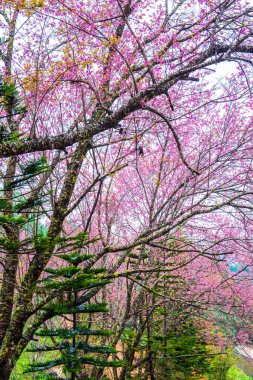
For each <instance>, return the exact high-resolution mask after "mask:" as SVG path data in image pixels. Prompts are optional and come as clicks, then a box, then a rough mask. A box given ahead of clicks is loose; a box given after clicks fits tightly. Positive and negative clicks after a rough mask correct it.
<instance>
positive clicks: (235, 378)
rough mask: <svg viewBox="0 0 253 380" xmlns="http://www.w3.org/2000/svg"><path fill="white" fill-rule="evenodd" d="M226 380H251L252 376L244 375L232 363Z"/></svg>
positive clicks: (252, 379)
mask: <svg viewBox="0 0 253 380" xmlns="http://www.w3.org/2000/svg"><path fill="white" fill-rule="evenodd" d="M226 380H253V377H250V376H247V375H245V373H244V372H243V371H241V370H240V369H239V368H237V367H236V366H235V365H233V366H232V367H231V368H230V369H229V370H228V372H227V377H226Z"/></svg>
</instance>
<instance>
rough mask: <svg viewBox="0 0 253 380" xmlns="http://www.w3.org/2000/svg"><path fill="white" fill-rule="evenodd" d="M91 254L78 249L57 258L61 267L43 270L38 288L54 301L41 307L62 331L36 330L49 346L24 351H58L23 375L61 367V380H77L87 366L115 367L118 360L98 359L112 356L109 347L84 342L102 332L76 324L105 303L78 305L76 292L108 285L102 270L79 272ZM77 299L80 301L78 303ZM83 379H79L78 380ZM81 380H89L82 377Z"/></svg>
mask: <svg viewBox="0 0 253 380" xmlns="http://www.w3.org/2000/svg"><path fill="white" fill-rule="evenodd" d="M91 257H92V255H86V254H81V253H80V250H79V251H75V252H71V253H67V254H60V255H57V266H58V264H59V261H60V260H62V261H63V263H64V264H67V265H66V266H63V267H62V268H48V269H46V272H47V274H48V275H47V276H46V277H45V278H44V279H43V280H42V281H41V285H40V286H41V288H42V289H44V290H46V291H47V292H54V293H55V294H56V299H55V300H54V301H53V302H51V303H49V304H48V305H47V306H45V308H44V309H46V310H50V311H51V312H52V314H53V315H54V317H53V320H54V321H55V322H56V323H57V320H58V322H59V321H61V322H62V321H63V320H65V322H66V321H67V324H70V326H67V327H65V328H55V329H50V328H47V327H45V328H43V329H40V330H39V331H37V334H36V335H37V336H39V337H40V338H49V339H51V344H50V345H36V346H34V347H31V348H29V349H28V351H29V352H39V353H48V352H58V355H57V357H56V358H53V359H51V360H48V361H43V360H42V361H41V362H38V363H34V364H31V365H30V368H29V369H28V370H27V371H26V372H46V371H47V370H49V369H50V370H51V369H52V368H54V367H58V366H61V367H62V369H63V372H64V373H65V375H66V376H67V377H64V380H66V379H69V380H75V379H78V378H79V377H78V374H79V373H80V371H81V369H82V368H83V367H85V366H87V365H92V366H102V367H118V366H120V365H121V363H120V362H119V361H111V360H107V359H103V358H101V359H99V358H98V355H99V354H100V355H101V354H102V355H103V354H107V355H108V354H113V353H116V351H115V349H114V348H113V347H109V346H104V345H100V344H99V343H97V344H90V343H88V341H89V338H90V337H102V336H108V335H110V333H109V332H108V331H106V330H100V329H91V328H90V327H89V326H87V325H86V326H83V325H82V324H80V323H79V322H78V321H79V315H80V314H94V313H104V312H107V311H108V309H107V305H106V304H105V303H96V302H95V303H92V304H88V303H87V301H86V302H82V298H81V297H80V296H79V295H80V293H82V294H83V293H84V292H85V291H88V290H90V289H92V288H101V287H103V286H105V285H106V284H108V282H109V281H108V280H107V279H104V278H103V273H104V272H105V268H93V269H89V270H85V271H84V270H83V268H82V267H81V264H82V263H84V262H85V261H86V260H88V259H90V258H91ZM80 299H81V301H80ZM69 321H71V322H69ZM45 379H50V380H51V379H54V380H55V379H58V380H62V378H61V377H59V376H58V375H57V373H48V374H45ZM82 379H83V377H82ZM85 379H87V380H88V379H91V378H90V377H89V376H88V375H86V377H85Z"/></svg>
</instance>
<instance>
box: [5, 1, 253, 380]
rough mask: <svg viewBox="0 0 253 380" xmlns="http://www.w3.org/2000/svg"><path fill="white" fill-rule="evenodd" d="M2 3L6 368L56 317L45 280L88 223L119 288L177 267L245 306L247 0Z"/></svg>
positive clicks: (207, 290) (248, 260)
mask: <svg viewBox="0 0 253 380" xmlns="http://www.w3.org/2000/svg"><path fill="white" fill-rule="evenodd" d="M0 7H1V8H0V17H1V18H0V22H1V40H0V43H1V46H0V48H1V57H0V58H1V77H0V80H1V82H0V97H1V98H0V100H1V111H0V112H1V113H0V115H1V116H0V117H1V126H0V128H1V129H0V140H1V141H0V159H1V178H2V179H1V216H0V224H1V235H2V240H1V242H0V244H1V270H2V274H1V294H0V300H1V301H0V302H1V309H0V341H1V346H0V372H1V375H2V378H3V379H4V380H5V379H9V378H10V374H11V372H12V370H13V368H14V366H15V363H16V360H17V359H18V358H19V356H20V355H21V353H22V352H23V350H24V349H25V348H26V346H27V344H28V343H29V342H30V340H31V339H33V336H34V333H35V332H36V330H37V329H38V327H40V326H41V325H42V324H43V323H45V322H46V321H47V320H49V319H50V318H52V314H50V312H47V311H45V310H44V309H43V307H44V306H45V305H46V304H47V302H50V301H51V300H52V297H53V296H52V295H50V296H49V297H47V296H45V295H44V296H43V297H42V296H41V295H40V296H39V297H38V293H37V283H38V281H39V280H40V279H41V278H42V277H43V271H44V269H45V268H46V267H47V265H48V264H49V262H50V263H51V262H52V260H51V259H52V256H53V254H55V253H57V252H58V251H59V250H60V249H61V246H60V242H61V239H65V242H66V239H71V238H72V239H74V237H75V236H76V234H78V233H80V232H82V233H83V232H88V233H89V236H90V237H91V238H92V239H98V240H97V241H96V243H95V244H94V245H92V248H89V249H88V250H91V251H92V252H88V253H92V254H93V255H94V256H93V258H91V259H90V260H89V261H88V262H87V263H86V266H85V267H84V271H85V269H86V270H87V269H89V268H91V267H93V266H94V265H97V263H100V262H103V265H105V266H106V267H107V268H108V271H107V274H106V276H107V277H108V278H110V279H111V280H114V279H116V280H115V284H116V285H115V288H114V289H115V294H114V297H120V295H119V294H120V293H119V291H118V290H117V287H118V285H117V281H119V280H120V279H121V278H123V279H124V280H122V281H123V282H122V283H123V288H122V293H124V292H125V290H126V286H130V284H137V283H138V282H139V286H141V285H143V286H145V287H146V288H147V287H148V288H150V289H146V291H148V290H149V291H150V290H152V286H153V285H152V284H153V283H155V281H156V279H155V277H154V274H155V273H158V274H160V275H164V274H165V273H171V272H173V273H174V274H178V276H179V275H180V276H184V277H186V278H187V281H188V284H189V293H190V296H189V299H187V296H186V297H185V300H184V302H188V301H189V302H190V300H192V302H193V301H194V302H195V303H199V304H200V303H201V305H202V306H201V307H205V308H206V309H207V308H208V307H210V308H213V309H214V308H215V307H217V305H218V306H219V307H220V308H221V307H223V308H224V307H225V311H226V312H227V313H228V314H229V313H230V312H231V313H232V311H233V312H234V308H235V306H238V309H236V310H239V309H240V313H241V315H242V316H243V315H244V316H245V320H246V319H247V320H248V319H250V315H249V314H250V313H249V312H248V311H249V308H250V307H251V306H252V300H251V299H250V297H245V295H243V292H244V291H245V287H246V286H247V287H249V288H250V286H251V285H250V284H251V283H250V281H249V279H250V273H251V266H252V257H251V251H252V238H251V235H252V217H251V212H252V194H253V188H252V115H251V109H252V72H251V70H252V54H253V48H252V27H251V20H252V11H253V7H252V4H251V2H250V1H244V0H239V1H238V0H237V1H233V0H224V1H222V0H221V1H218V0H217V1H216V0H213V1H211V0H198V1H197V0H195V1H190V0H183V1H165V2H163V1H161V2H160V1H153V0H145V1H142V0H126V1H125V0H124V1H123V0H106V1H103V2H101V1H93V0H91V1H86V0H84V1H72V0H57V1H56V0H55V1H51V0H44V1H43V0H42V1H39V0H14V1H13V0H12V1H8V0H2V1H1V4H0ZM175 242H176V244H175ZM145 252H146V253H147V252H148V253H147V254H148V257H149V263H148V265H147V263H146V262H143V261H142V260H143V256H142V255H144V254H146V253H145ZM131 253H132V254H134V255H136V256H137V261H136V263H135V265H134V266H130V267H129V266H128V262H129V254H131ZM55 265H57V263H56V264H55ZM231 266H234V267H235V268H236V269H235V271H234V272H233V271H231ZM149 274H150V276H149ZM138 276H142V277H141V280H138ZM126 284H128V285H126ZM140 284H141V285H140ZM112 286H114V285H112ZM131 286H132V285H131ZM99 291H100V289H96V290H93V291H91V292H90V295H89V296H90V298H92V297H93V296H94V294H95V293H96V292H99ZM117 292H118V293H117ZM136 292H137V291H136ZM102 296H103V295H101V297H102ZM50 297H51V298H50ZM85 297H86V298H85V299H87V295H85ZM131 297H132V296H131ZM135 297H136V298H137V299H138V294H137V293H136V294H135ZM123 298H124V297H123ZM126 298H127V296H126ZM83 300H84V295H83V294H80V295H79V301H78V300H77V301H78V302H80V304H81V303H82V302H83ZM200 300H201V302H200ZM225 301H226V304H225V303H224V302H225ZM122 303H123V305H124V306H123V309H122V310H124V308H125V310H127V307H128V306H127V302H125V300H124V299H122ZM203 305H205V306H203ZM151 306H152V305H151ZM127 314H130V312H129V311H127V312H126V314H125V315H127ZM124 318H125V320H124ZM127 318H128V316H125V317H124V315H123V316H122V320H120V318H119V321H118V326H120V325H121V326H124V323H125V322H126V320H127ZM122 321H123V322H122ZM122 323H123V324H122ZM237 332H238V334H239V333H241V335H242V337H243V338H244V339H245V337H246V336H247V334H246V333H247V331H241V330H240V326H238V328H237ZM122 376H123V375H122ZM123 378H124V377H122V379H123Z"/></svg>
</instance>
